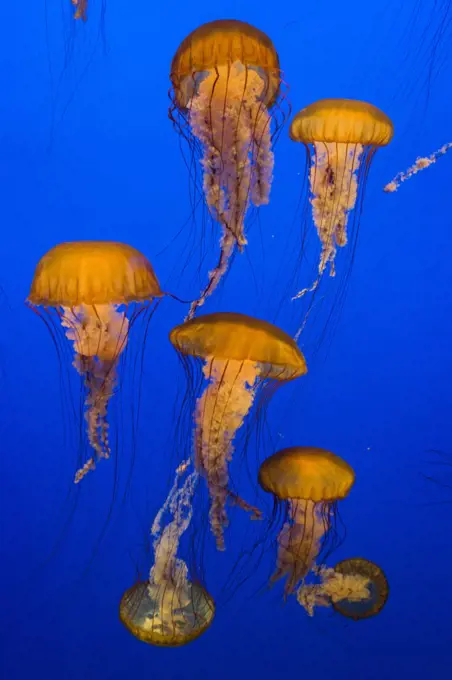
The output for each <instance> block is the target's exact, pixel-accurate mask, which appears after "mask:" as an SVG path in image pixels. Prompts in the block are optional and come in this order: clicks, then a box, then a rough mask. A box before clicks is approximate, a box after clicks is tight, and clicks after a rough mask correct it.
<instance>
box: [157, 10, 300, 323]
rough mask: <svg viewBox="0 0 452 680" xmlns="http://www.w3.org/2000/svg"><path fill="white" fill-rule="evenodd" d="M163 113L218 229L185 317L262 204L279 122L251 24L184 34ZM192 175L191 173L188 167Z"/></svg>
mask: <svg viewBox="0 0 452 680" xmlns="http://www.w3.org/2000/svg"><path fill="white" fill-rule="evenodd" d="M171 82H172V90H171V99H172V105H171V107H170V111H169V115H170V118H171V120H172V121H173V123H174V126H175V128H176V130H177V131H178V132H179V133H180V134H181V135H182V136H183V137H184V138H185V139H186V140H187V141H188V143H189V147H190V150H191V153H192V156H195V155H196V153H197V152H199V155H200V161H201V166H202V173H203V188H202V190H203V193H204V197H205V202H206V203H207V206H208V209H209V211H210V214H211V215H212V217H213V219H214V220H216V221H217V222H218V223H219V225H220V228H221V241H220V248H221V254H220V258H219V260H218V263H217V265H216V266H215V267H214V269H213V270H212V271H211V272H210V274H209V280H208V283H207V285H206V287H205V288H204V290H203V291H202V293H201V295H200V298H199V299H198V300H197V301H195V302H194V303H193V304H192V306H191V309H190V312H189V315H188V318H191V317H193V316H194V314H195V312H196V309H197V308H198V307H199V306H200V305H202V304H203V303H204V301H205V299H206V298H207V297H208V296H209V295H211V294H212V293H213V291H214V289H215V288H216V287H217V285H218V283H219V281H220V280H221V278H222V276H223V275H224V274H225V272H226V270H227V268H228V265H229V261H230V259H231V257H232V255H233V253H234V251H235V250H236V248H238V249H239V250H242V249H243V247H244V246H245V245H246V243H247V239H246V235H245V217H246V214H247V210H248V208H249V206H250V204H251V203H252V204H253V205H254V206H261V205H265V204H267V203H268V202H269V198H270V188H271V182H272V174H273V151H272V141H273V140H274V139H275V135H276V134H277V132H278V130H279V129H280V128H281V126H282V124H283V123H284V121H285V119H286V117H287V116H286V114H285V112H284V106H283V104H284V100H285V98H284V95H283V94H282V93H281V91H282V82H281V71H280V68H279V58H278V54H277V52H276V50H275V48H274V46H273V43H272V42H271V40H270V38H269V37H268V36H267V35H265V33H263V32H262V31H260V30H258V29H257V28H255V27H254V26H251V25H250V24H247V23H244V22H242V21H235V20H232V19H231V20H220V21H212V22H210V23H207V24H204V25H202V26H200V27H199V28H197V29H196V30H195V31H193V32H192V33H190V35H188V36H187V37H186V38H185V39H184V40H183V41H182V43H181V45H180V46H179V48H178V50H177V52H176V54H175V56H174V59H173V62H172V65H171ZM190 167H191V171H192V172H193V173H194V175H195V177H196V175H197V168H196V166H195V165H194V164H193V162H192V161H191V162H190Z"/></svg>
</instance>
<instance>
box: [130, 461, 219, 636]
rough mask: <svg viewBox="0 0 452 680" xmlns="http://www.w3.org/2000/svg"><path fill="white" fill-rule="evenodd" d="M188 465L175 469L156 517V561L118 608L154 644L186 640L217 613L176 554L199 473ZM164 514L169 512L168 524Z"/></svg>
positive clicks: (135, 632)
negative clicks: (169, 487) (147, 577)
mask: <svg viewBox="0 0 452 680" xmlns="http://www.w3.org/2000/svg"><path fill="white" fill-rule="evenodd" d="M189 466H190V461H189V460H188V461H184V462H183V463H181V465H180V466H179V467H178V469H177V470H176V478H175V481H174V484H173V487H172V489H171V491H170V493H169V495H168V497H167V499H166V501H165V503H164V504H163V506H162V508H161V509H160V511H159V512H158V514H157V516H156V518H155V520H154V523H153V526H152V536H153V538H154V543H153V546H154V564H153V566H152V568H151V571H150V574H149V579H148V580H147V581H144V582H138V583H136V584H135V585H134V586H132V588H129V589H128V590H127V591H126V592H125V593H124V595H123V597H122V599H121V604H120V608H119V617H120V619H121V621H122V622H123V624H124V625H125V626H126V628H127V629H128V630H129V631H130V632H131V633H132V634H133V635H134V636H135V637H137V638H138V639H139V640H142V641H143V642H147V643H148V644H152V645H165V646H171V647H177V646H180V645H185V644H187V643H188V642H191V641H192V640H195V639H196V638H197V637H199V636H200V635H201V634H202V633H203V632H204V631H205V630H206V629H207V628H208V627H209V626H210V624H211V623H212V620H213V617H214V614H215V605H214V602H213V600H212V598H211V596H210V595H209V593H208V592H207V591H206V590H205V588H204V587H203V586H202V585H201V584H200V583H192V582H190V581H189V580H188V567H187V564H186V563H185V562H184V561H183V560H182V559H181V558H179V557H177V553H178V549H179V543H180V539H181V537H182V534H183V533H184V532H185V531H186V529H187V528H188V526H189V524H190V521H191V518H192V513H193V508H192V498H193V494H194V491H195V486H196V482H197V478H198V474H197V473H196V472H191V473H189V474H187V470H188V469H189ZM184 476H185V481H184V482H183V483H181V480H182V478H183V477H184ZM165 514H169V516H170V521H169V522H168V523H167V524H166V525H164V515H165Z"/></svg>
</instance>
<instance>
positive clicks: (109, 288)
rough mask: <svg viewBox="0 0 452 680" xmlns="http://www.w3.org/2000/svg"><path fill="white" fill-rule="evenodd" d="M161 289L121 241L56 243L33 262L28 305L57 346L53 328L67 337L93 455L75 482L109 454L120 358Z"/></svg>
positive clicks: (142, 260)
mask: <svg viewBox="0 0 452 680" xmlns="http://www.w3.org/2000/svg"><path fill="white" fill-rule="evenodd" d="M162 295H163V293H162V291H161V290H160V286H159V283H158V281H157V278H156V276H155V274H154V270H153V268H152V266H151V264H150V263H149V262H148V260H147V259H146V258H145V257H144V255H142V254H141V253H140V252H139V251H138V250H136V249H135V248H132V247H131V246H129V245H126V244H124V243H114V242H110V241H80V242H74V243H61V244H59V245H57V246H55V247H54V248H52V249H51V250H49V251H48V252H47V253H46V254H45V255H44V256H43V257H42V258H41V260H40V261H39V263H38V265H37V267H36V271H35V275H34V278H33V282H32V285H31V290H30V294H29V296H28V299H27V303H28V304H29V305H30V306H31V307H32V308H33V309H34V310H35V311H37V312H38V313H39V315H40V316H41V317H42V318H43V319H44V321H45V323H46V325H47V326H48V327H49V328H50V330H51V332H52V336H53V338H54V341H55V345H56V347H57V348H59V347H60V340H59V339H58V337H57V334H58V332H59V329H60V328H61V329H62V330H63V332H64V334H65V336H66V339H67V340H69V341H70V342H71V343H72V346H73V350H74V362H73V365H74V367H75V369H76V370H77V372H78V373H79V374H80V376H82V378H83V381H84V386H85V389H86V397H85V420H86V423H87V436H88V440H89V443H90V445H91V447H92V449H93V450H94V453H93V455H92V456H91V457H89V458H88V460H87V461H86V462H85V463H84V465H83V466H82V467H81V468H80V469H79V470H77V472H76V475H75V482H79V481H80V480H81V479H82V478H83V477H84V476H85V474H86V473H87V472H89V470H92V469H94V468H95V466H96V462H97V461H98V460H99V459H101V458H109V456H110V453H111V449H110V443H109V436H108V429H109V424H108V421H107V410H108V406H109V403H110V400H111V398H112V396H113V394H114V392H115V389H116V387H117V383H118V372H117V369H118V363H119V359H120V357H121V354H122V353H123V352H124V350H125V348H126V346H127V342H128V337H129V330H130V327H131V326H132V325H133V323H134V322H135V320H136V319H137V317H138V316H139V315H140V314H141V313H142V312H145V311H146V310H147V309H149V308H150V305H151V302H152V301H153V300H154V299H155V298H160V297H161V296H162Z"/></svg>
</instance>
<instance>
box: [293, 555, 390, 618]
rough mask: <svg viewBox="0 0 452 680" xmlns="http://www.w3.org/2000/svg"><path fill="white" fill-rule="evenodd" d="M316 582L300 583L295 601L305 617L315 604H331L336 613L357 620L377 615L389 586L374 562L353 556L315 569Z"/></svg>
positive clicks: (325, 605) (312, 610) (387, 593)
mask: <svg viewBox="0 0 452 680" xmlns="http://www.w3.org/2000/svg"><path fill="white" fill-rule="evenodd" d="M316 575H317V576H318V577H319V579H320V582H319V583H313V584H311V583H310V584H305V583H304V584H303V585H302V586H300V588H299V589H298V592H297V599H298V602H299V603H300V604H301V606H302V607H304V609H305V610H306V611H307V613H308V614H309V616H313V615H314V610H315V607H329V606H332V607H333V608H334V609H335V610H336V611H337V612H339V613H340V614H342V616H345V617H347V618H350V619H354V620H355V621H358V620H360V619H367V618H369V617H370V616H375V615H376V614H379V613H380V612H381V610H382V609H383V607H384V606H385V604H386V601H387V599H388V595H389V585H388V581H387V579H386V576H385V574H384V572H383V570H382V569H381V568H380V567H379V566H378V565H377V564H375V563H374V562H371V561H370V560H366V559H364V558H362V557H353V558H350V559H347V560H342V562H338V563H337V564H336V566H335V567H334V569H331V568H328V567H320V568H319V569H317V570H316Z"/></svg>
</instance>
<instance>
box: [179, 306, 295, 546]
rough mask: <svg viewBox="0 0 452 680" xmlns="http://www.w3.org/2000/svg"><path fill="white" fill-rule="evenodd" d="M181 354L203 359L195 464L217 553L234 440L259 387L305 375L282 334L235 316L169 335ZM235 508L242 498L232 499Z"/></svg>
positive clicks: (201, 320) (210, 318) (207, 319)
mask: <svg viewBox="0 0 452 680" xmlns="http://www.w3.org/2000/svg"><path fill="white" fill-rule="evenodd" d="M170 340H171V342H172V344H173V345H174V347H175V348H176V349H177V351H178V352H179V353H180V354H181V355H190V356H192V357H199V358H201V359H202V360H203V361H204V362H205V363H204V369H203V372H204V377H205V379H206V380H207V386H206V387H205V389H204V392H203V394H202V395H201V396H200V397H199V398H198V400H197V402H196V407H195V415H194V419H195V436H194V447H195V465H196V469H197V470H198V471H199V472H200V473H201V474H202V475H203V476H204V477H205V479H206V482H207V486H208V489H209V495H210V512H209V519H210V526H211V530H212V533H213V535H214V536H215V539H216V543H217V547H218V549H219V550H223V549H224V528H225V527H226V526H227V524H228V519H227V512H226V502H227V499H228V496H229V495H230V491H229V489H228V481H229V471H228V464H229V461H230V460H231V458H232V454H233V451H234V438H235V435H236V433H237V431H238V429H239V428H240V427H241V426H242V424H243V422H244V419H245V417H246V416H247V414H248V412H249V410H250V408H251V406H252V404H253V402H254V399H255V397H256V393H257V391H258V389H259V387H260V386H261V385H262V384H263V382H265V381H267V380H275V381H282V382H285V381H288V380H292V379H293V378H296V377H298V376H301V375H303V374H304V373H306V371H307V368H306V362H305V359H304V357H303V354H302V353H301V351H300V350H299V348H298V347H297V345H296V343H295V342H294V341H293V340H292V339H291V338H290V337H289V336H288V335H286V333H284V332H283V331H282V330H280V329H279V328H277V327H276V326H273V325H272V324H269V323H267V322H265V321H261V320H259V319H254V318H252V317H248V316H245V315H243V314H234V313H229V312H227V313H216V314H208V315H205V316H200V317H198V318H197V319H192V320H191V321H188V322H186V323H184V324H182V325H180V326H176V328H174V329H173V330H172V331H171V334H170ZM235 501H236V502H238V503H239V504H243V505H244V503H243V502H241V499H238V498H237V497H236V498H235Z"/></svg>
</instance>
